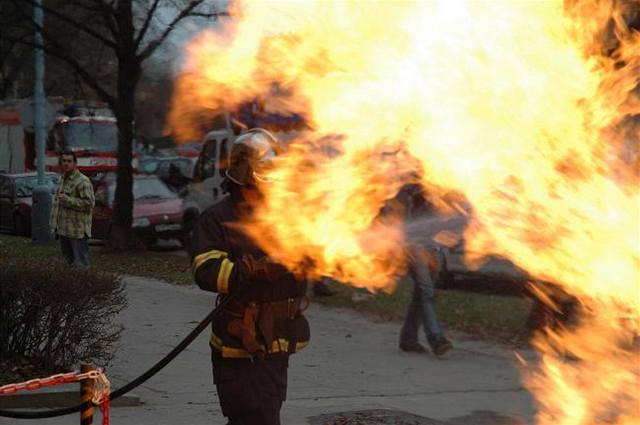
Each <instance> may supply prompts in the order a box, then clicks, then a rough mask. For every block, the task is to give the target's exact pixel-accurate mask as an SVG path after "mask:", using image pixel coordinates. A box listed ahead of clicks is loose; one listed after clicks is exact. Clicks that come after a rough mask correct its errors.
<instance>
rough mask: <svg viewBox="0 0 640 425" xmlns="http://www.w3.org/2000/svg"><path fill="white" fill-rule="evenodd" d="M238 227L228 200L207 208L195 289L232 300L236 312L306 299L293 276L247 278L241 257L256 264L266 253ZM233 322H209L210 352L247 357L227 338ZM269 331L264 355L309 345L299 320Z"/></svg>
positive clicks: (223, 317) (200, 228) (226, 317)
mask: <svg viewBox="0 0 640 425" xmlns="http://www.w3.org/2000/svg"><path fill="white" fill-rule="evenodd" d="M235 202H238V201H237V200H236V201H235ZM239 221H240V217H239V214H238V207H237V205H236V204H235V203H234V200H233V199H232V197H231V196H230V197H227V198H225V199H224V200H222V201H221V202H219V203H218V204H215V205H214V206H212V207H210V208H208V209H207V210H206V211H205V212H203V213H202V215H201V216H200V218H199V220H198V224H197V225H196V227H195V229H194V236H193V243H192V249H193V251H192V257H191V258H192V271H193V275H194V279H195V282H196V283H197V284H198V286H199V287H200V288H201V289H204V290H207V291H212V292H216V293H218V294H221V296H222V297H227V296H233V297H234V303H236V302H237V303H238V304H239V305H240V306H248V305H249V304H250V303H255V304H263V303H270V302H274V301H281V300H288V299H292V298H299V297H302V296H304V295H305V294H306V282H299V281H297V280H296V278H295V277H294V275H293V274H291V273H286V274H284V275H283V276H282V277H281V278H279V279H278V280H277V281H276V282H271V281H267V280H256V279H254V280H249V279H248V278H247V276H246V275H247V273H246V270H245V269H244V265H243V264H242V263H241V262H240V263H238V262H239V261H240V260H241V258H242V256H243V255H251V256H253V258H255V259H259V258H262V257H263V256H264V255H265V253H264V252H263V251H262V250H260V248H258V247H257V246H256V244H255V243H254V242H253V241H252V240H251V239H250V238H249V237H247V235H245V234H244V233H243V232H242V231H241V228H240V226H239ZM237 318H238V316H237V314H236V315H233V314H232V313H231V312H229V311H228V310H224V311H223V313H222V314H220V315H218V316H216V318H215V319H214V320H213V322H212V331H213V335H212V339H211V347H212V348H214V349H216V350H218V351H219V352H220V353H221V354H222V356H223V357H235V358H246V357H251V356H250V354H249V353H248V352H247V351H246V350H245V349H244V348H243V346H242V342H241V340H240V339H239V338H236V337H234V336H232V335H230V334H229V330H228V329H229V322H230V321H232V320H235V319H237ZM258 328H259V327H258V326H256V334H257V341H258V343H259V344H261V345H262V346H263V347H264V346H265V343H264V338H263V337H262V335H261V333H260V329H258ZM270 330H271V329H270ZM272 331H273V332H272V333H270V334H271V335H272V336H273V340H272V343H271V344H270V345H271V347H267V348H269V349H268V350H267V353H268V354H275V353H280V352H283V351H284V352H289V353H292V352H296V351H299V350H301V349H302V348H304V347H305V346H306V345H307V344H308V341H309V325H308V323H307V321H306V318H305V317H304V316H303V315H302V314H297V315H296V316H295V317H293V318H284V317H279V318H276V319H275V320H274V321H273V329H272ZM291 341H293V342H295V347H291V348H293V349H292V350H290V349H289V348H290V344H291ZM285 347H286V348H285Z"/></svg>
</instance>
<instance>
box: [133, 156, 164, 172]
mask: <svg viewBox="0 0 640 425" xmlns="http://www.w3.org/2000/svg"><path fill="white" fill-rule="evenodd" d="M139 164H140V166H139V167H138V168H139V169H140V172H141V173H144V174H153V173H155V172H156V171H157V170H158V165H159V164H160V162H159V161H158V160H155V159H145V160H144V161H140V162H139Z"/></svg>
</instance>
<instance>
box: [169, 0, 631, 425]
mask: <svg viewBox="0 0 640 425" xmlns="http://www.w3.org/2000/svg"><path fill="white" fill-rule="evenodd" d="M232 12H233V13H232V16H233V18H232V19H231V20H230V21H229V22H228V23H226V24H224V25H223V28H221V29H219V30H218V31H210V32H206V33H203V34H202V35H200V36H199V37H198V38H197V39H196V40H195V41H194V42H193V43H192V44H191V45H190V46H189V51H188V53H189V55H188V60H187V63H186V65H185V67H184V72H183V74H182V75H181V76H180V78H179V79H178V81H177V83H176V95H175V97H174V105H173V108H172V113H171V127H172V128H173V130H175V131H176V132H177V133H178V134H179V135H181V136H182V137H185V138H190V137H194V136H195V135H197V133H198V128H199V127H198V125H197V124H198V121H197V120H199V119H200V118H199V117H200V116H201V112H202V111H203V110H217V109H219V108H221V106H222V105H226V106H227V107H229V108H233V107H234V106H235V105H238V104H240V103H242V102H245V101H247V100H251V99H254V98H261V99H267V104H266V107H267V109H270V110H272V111H280V112H296V113H299V114H303V115H305V116H306V117H307V118H308V122H309V123H310V129H309V130H308V131H306V132H303V133H301V134H299V135H298V137H297V138H295V140H294V141H293V142H292V143H291V144H290V145H289V149H288V151H287V153H286V154H285V155H284V156H282V157H280V158H279V160H278V164H277V167H276V169H275V170H274V172H273V175H272V176H271V177H272V178H271V179H270V180H271V183H270V184H269V185H268V186H266V187H264V188H263V189H264V191H265V202H264V205H262V206H261V207H260V209H259V211H260V213H259V215H257V216H256V217H253V221H252V223H251V226H250V231H251V233H252V234H253V236H254V237H255V238H256V240H257V241H258V242H259V243H260V244H261V245H262V246H263V247H264V249H265V250H266V251H267V252H268V253H269V254H270V255H272V256H273V257H275V258H277V259H278V260H280V261H282V262H283V263H285V264H287V265H288V266H290V267H292V268H304V269H305V270H307V272H310V273H312V274H316V275H329V276H334V277H336V278H337V279H339V280H342V281H347V282H351V283H352V284H354V285H358V286H366V287H369V288H372V289H373V288H387V287H390V286H391V285H392V282H393V281H394V277H395V276H396V275H397V274H399V273H401V272H402V271H403V268H404V260H403V258H404V257H405V256H404V255H403V250H404V245H405V242H404V239H403V232H402V228H401V226H400V221H399V220H396V219H394V217H393V216H389V217H387V219H385V220H381V219H376V217H377V216H378V213H379V211H380V208H381V207H382V206H383V205H384V203H385V200H387V199H389V198H390V197H392V196H393V195H394V194H395V192H397V190H398V187H399V186H400V185H401V184H403V183H405V182H407V181H410V180H411V179H414V178H415V177H416V176H417V175H419V176H420V179H421V181H422V183H423V184H424V186H426V187H428V188H429V190H430V192H431V193H432V194H433V196H435V197H437V196H438V195H443V194H445V193H447V192H450V191H452V190H453V191H457V192H461V193H463V194H464V197H465V198H466V199H467V200H468V201H469V203H470V205H471V206H472V217H471V224H470V225H469V226H468V227H467V230H466V232H465V239H466V242H467V247H468V248H469V251H470V252H475V253H479V254H480V257H481V256H482V255H486V254H498V255H502V256H505V257H508V258H510V259H512V260H513V261H514V262H515V263H517V264H518V265H519V266H520V267H522V268H523V269H525V270H527V271H528V272H529V273H530V275H531V276H532V277H533V278H535V279H539V280H545V281H549V282H554V283H555V284H557V285H560V286H562V287H563V288H564V290H565V291H567V292H569V293H570V294H572V295H574V296H576V297H578V299H579V301H580V303H581V305H582V309H581V311H583V312H586V313H584V314H583V317H582V318H581V320H580V321H579V323H577V324H576V325H575V326H574V327H573V328H572V329H571V330H567V329H554V330H551V329H549V330H548V331H547V332H546V334H545V335H540V336H538V338H537V339H536V341H535V345H536V347H537V348H538V349H539V350H540V351H541V352H542V353H543V357H542V361H541V367H540V369H538V370H535V371H534V372H532V373H530V374H528V375H527V383H528V384H529V385H530V387H531V388H532V389H534V390H535V391H536V395H537V397H538V400H539V402H540V405H541V413H540V414H539V417H538V419H539V422H540V423H548V424H584V425H591V424H594V423H598V422H603V421H604V422H606V423H619V424H631V423H639V422H640V399H639V397H638V392H640V391H638V388H639V385H638V384H640V382H639V378H638V376H639V371H638V366H637V365H638V361H639V360H640V359H639V358H638V353H637V351H635V352H634V351H633V348H632V341H633V338H634V336H635V335H637V334H638V330H639V317H640V228H639V223H640V189H639V183H640V181H639V170H638V166H639V164H640V162H639V160H638V139H640V124H638V120H637V119H636V120H634V119H633V116H634V115H638V114H640V100H639V99H640V95H639V93H638V92H639V91H640V90H639V89H638V79H639V75H640V35H639V34H638V33H637V32H633V31H631V30H630V29H629V27H628V25H627V23H628V22H630V21H631V20H633V19H640V18H639V16H640V4H639V3H638V2H636V1H627V2H619V1H615V0H609V1H606V0H593V1H581V2H573V1H567V2H564V3H563V2H562V1H561V0H554V1H551V0H549V1H500V2H497V1H491V2H478V1H454V0H443V1H416V2H391V1H388V2H375V3H374V2H347V1H340V2H327V1H320V0H318V1H315V2H314V1H308V2H302V1H296V2H293V1H292V2H281V1H278V2H267V1H256V2H251V3H247V4H242V5H238V4H236V7H235V8H234V10H233V11H232ZM416 173H418V174H416ZM480 259H481V258H468V261H469V262H472V263H474V262H477V261H478V260H480ZM558 352H565V353H570V354H571V356H572V357H575V358H577V360H576V361H572V362H568V363H567V362H565V361H564V360H563V358H562V357H559V356H557V355H556V353H558Z"/></svg>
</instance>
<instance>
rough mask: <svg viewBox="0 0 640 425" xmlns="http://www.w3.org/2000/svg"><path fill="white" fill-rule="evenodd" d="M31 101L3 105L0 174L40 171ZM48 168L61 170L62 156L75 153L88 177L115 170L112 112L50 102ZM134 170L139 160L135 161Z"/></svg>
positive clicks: (0, 109) (115, 130) (115, 138)
mask: <svg viewBox="0 0 640 425" xmlns="http://www.w3.org/2000/svg"><path fill="white" fill-rule="evenodd" d="M30 111H31V102H30V101H29V100H22V101H12V102H4V103H3V104H0V171H5V172H24V171H31V170H35V169H36V162H35V159H36V149H35V137H34V134H33V120H32V118H31V116H32V114H31V113H30ZM47 111H48V112H47V113H46V114H45V115H47V116H48V119H47V121H48V123H47V135H46V148H45V156H46V157H45V167H46V169H47V170H48V171H59V166H58V155H59V154H60V152H61V151H62V150H63V149H71V150H73V151H74V152H75V153H76V155H77V157H78V169H79V170H80V171H82V172H83V173H86V174H93V173H97V172H106V171H115V170H116V168H117V149H118V127H117V123H116V119H115V118H114V117H113V115H112V114H111V111H110V110H109V109H106V108H100V107H86V106H83V107H77V106H72V107H64V102H62V101H60V100H59V99H54V100H53V101H52V100H51V99H50V100H49V102H48V105H47ZM133 162H134V163H133V166H134V169H136V168H137V166H136V165H137V164H136V162H137V160H136V159H135V158H134V160H133Z"/></svg>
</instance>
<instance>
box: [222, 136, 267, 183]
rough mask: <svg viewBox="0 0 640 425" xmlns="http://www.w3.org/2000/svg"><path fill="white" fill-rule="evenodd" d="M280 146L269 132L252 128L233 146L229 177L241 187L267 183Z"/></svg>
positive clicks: (239, 137)
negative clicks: (267, 174)
mask: <svg viewBox="0 0 640 425" xmlns="http://www.w3.org/2000/svg"><path fill="white" fill-rule="evenodd" d="M278 146H279V145H278V140H277V139H276V138H275V137H274V136H273V134H271V133H269V132H268V131H267V130H264V129H262V128H252V129H251V130H247V131H245V132H243V133H242V134H240V135H239V136H238V137H237V138H236V140H235V141H234V142H233V145H232V146H231V153H230V155H229V166H228V167H227V177H228V178H229V179H230V180H231V181H233V182H235V183H237V184H239V185H241V186H244V185H247V184H255V182H256V180H258V181H265V179H266V177H265V173H266V172H267V171H268V170H269V168H270V167H271V165H272V161H273V158H275V157H276V155H277V150H278Z"/></svg>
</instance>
